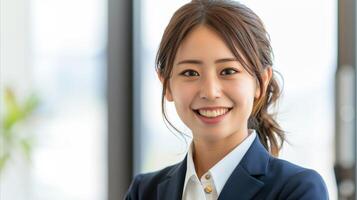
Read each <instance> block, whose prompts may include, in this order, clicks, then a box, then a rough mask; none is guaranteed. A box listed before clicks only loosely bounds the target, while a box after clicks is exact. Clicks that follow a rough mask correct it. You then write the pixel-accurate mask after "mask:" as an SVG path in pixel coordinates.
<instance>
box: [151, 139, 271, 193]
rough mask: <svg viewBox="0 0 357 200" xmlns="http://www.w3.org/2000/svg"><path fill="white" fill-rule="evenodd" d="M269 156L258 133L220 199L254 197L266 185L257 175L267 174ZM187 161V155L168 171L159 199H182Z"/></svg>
mask: <svg viewBox="0 0 357 200" xmlns="http://www.w3.org/2000/svg"><path fill="white" fill-rule="evenodd" d="M269 157H270V155H269V153H268V151H267V150H266V149H265V148H264V146H263V145H262V144H261V143H260V141H259V136H258V134H257V137H256V138H255V139H254V142H253V143H252V145H251V146H250V147H249V149H248V151H247V153H246V154H245V155H244V157H243V158H242V160H241V162H240V163H239V165H238V166H237V167H236V168H235V169H234V171H233V173H232V175H231V176H230V177H229V179H228V180H227V182H226V184H225V185H224V187H223V189H222V191H221V194H220V195H219V197H218V199H219V200H226V199H237V198H239V199H240V200H248V199H252V197H253V196H254V195H255V194H256V193H257V192H258V191H259V190H260V189H261V188H262V187H263V186H264V183H263V182H262V181H261V180H259V179H258V178H256V177H257V176H258V175H265V174H266V172H267V168H268V163H269ZM186 162H187V155H186V157H185V158H184V160H183V161H182V162H180V163H178V164H177V165H175V166H174V167H173V168H172V169H171V170H170V171H169V172H168V174H167V176H166V178H164V180H163V181H162V182H161V183H160V184H159V185H158V195H157V196H158V199H160V200H164V199H177V200H181V198H182V190H183V184H184V181H185V180H184V179H185V174H186V165H187V164H186Z"/></svg>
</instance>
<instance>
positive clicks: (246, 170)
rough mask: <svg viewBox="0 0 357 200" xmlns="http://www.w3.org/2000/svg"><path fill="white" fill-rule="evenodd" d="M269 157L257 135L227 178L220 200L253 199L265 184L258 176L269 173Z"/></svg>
mask: <svg viewBox="0 0 357 200" xmlns="http://www.w3.org/2000/svg"><path fill="white" fill-rule="evenodd" d="M269 158H270V154H269V152H268V151H267V150H266V149H265V148H264V146H263V145H262V144H261V143H260V140H259V136H258V135H257V137H256V138H255V140H254V142H253V143H252V145H251V146H250V148H249V149H248V151H247V153H246V154H245V155H244V157H243V158H242V160H241V162H240V163H239V165H238V166H237V167H236V168H235V169H234V171H233V173H232V175H231V176H230V177H229V179H228V180H227V182H226V184H225V186H224V187H223V189H222V192H221V194H220V195H219V197H218V200H225V199H237V198H239V199H240V200H248V199H252V198H253V196H254V195H255V194H256V193H257V192H258V191H259V190H260V189H261V188H262V187H263V186H264V182H262V181H261V180H259V179H258V176H263V175H265V174H266V173H267V169H268V163H269Z"/></svg>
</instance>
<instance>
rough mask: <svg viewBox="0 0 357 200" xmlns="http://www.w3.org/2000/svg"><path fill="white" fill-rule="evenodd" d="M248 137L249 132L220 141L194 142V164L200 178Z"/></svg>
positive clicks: (239, 133)
mask: <svg viewBox="0 0 357 200" xmlns="http://www.w3.org/2000/svg"><path fill="white" fill-rule="evenodd" d="M247 136H248V130H246V131H243V132H238V133H234V134H232V135H230V136H229V137H227V138H223V139H220V140H218V141H209V142H208V141H204V140H199V139H198V140H195V139H194V140H193V144H194V146H193V147H194V151H193V162H194V163H195V169H196V173H197V176H198V178H201V176H202V175H203V174H204V173H206V172H207V171H208V170H209V169H211V168H212V167H213V166H214V165H215V164H216V163H218V162H219V161H220V160H222V158H224V157H225V156H226V155H227V154H228V153H229V152H231V151H232V150H233V149H234V148H235V147H236V146H238V145H239V144H241V143H242V142H243V140H244V139H245V138H246V137H247Z"/></svg>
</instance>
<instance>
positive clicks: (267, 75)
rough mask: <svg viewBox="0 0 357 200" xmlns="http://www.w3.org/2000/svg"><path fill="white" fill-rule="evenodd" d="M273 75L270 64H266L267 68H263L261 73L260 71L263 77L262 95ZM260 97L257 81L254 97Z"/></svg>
mask: <svg viewBox="0 0 357 200" xmlns="http://www.w3.org/2000/svg"><path fill="white" fill-rule="evenodd" d="M272 75H273V69H272V67H271V66H268V67H267V68H265V69H264V71H263V73H262V79H263V85H264V88H263V95H265V93H266V90H267V87H268V85H269V82H270V79H271V77H272ZM259 97H260V85H259V83H257V89H256V91H255V98H259Z"/></svg>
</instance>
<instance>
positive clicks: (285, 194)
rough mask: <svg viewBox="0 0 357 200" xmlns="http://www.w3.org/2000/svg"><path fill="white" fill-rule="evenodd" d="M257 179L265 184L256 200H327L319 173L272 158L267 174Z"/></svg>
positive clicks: (324, 185) (325, 189)
mask: <svg viewBox="0 0 357 200" xmlns="http://www.w3.org/2000/svg"><path fill="white" fill-rule="evenodd" d="M258 179H259V180H261V181H263V182H264V183H265V184H264V187H263V188H262V189H261V190H260V191H259V193H257V195H256V196H255V198H256V199H259V198H260V197H264V199H329V198H328V192H327V187H326V184H325V182H324V180H323V179H322V177H321V175H320V174H319V173H317V172H316V171H315V170H312V169H308V168H303V167H300V166H298V165H295V164H293V163H291V162H288V161H286V160H282V159H278V158H274V157H272V156H270V158H269V165H268V169H267V173H266V174H265V175H264V176H262V177H258Z"/></svg>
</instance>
